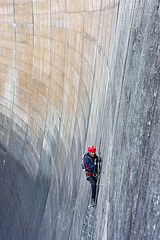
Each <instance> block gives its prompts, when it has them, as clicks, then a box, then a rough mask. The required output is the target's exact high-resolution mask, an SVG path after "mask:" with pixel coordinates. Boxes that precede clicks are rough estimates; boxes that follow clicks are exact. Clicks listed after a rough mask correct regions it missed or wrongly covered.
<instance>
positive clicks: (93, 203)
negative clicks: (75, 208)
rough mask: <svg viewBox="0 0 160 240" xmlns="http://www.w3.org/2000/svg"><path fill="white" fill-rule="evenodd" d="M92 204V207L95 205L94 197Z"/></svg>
mask: <svg viewBox="0 0 160 240" xmlns="http://www.w3.org/2000/svg"><path fill="white" fill-rule="evenodd" d="M91 204H92V207H95V199H94V198H92V202H91Z"/></svg>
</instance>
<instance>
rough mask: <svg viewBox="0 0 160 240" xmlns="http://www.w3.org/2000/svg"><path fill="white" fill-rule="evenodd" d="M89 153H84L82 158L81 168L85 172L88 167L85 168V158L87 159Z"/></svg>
mask: <svg viewBox="0 0 160 240" xmlns="http://www.w3.org/2000/svg"><path fill="white" fill-rule="evenodd" d="M86 155H87V153H84V154H83V155H82V158H81V167H82V169H83V170H84V171H85V169H86V167H85V157H86Z"/></svg>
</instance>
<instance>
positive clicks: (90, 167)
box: [85, 145, 98, 206]
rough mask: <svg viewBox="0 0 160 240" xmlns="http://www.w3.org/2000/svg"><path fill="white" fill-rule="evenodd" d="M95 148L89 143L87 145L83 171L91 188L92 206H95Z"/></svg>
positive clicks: (96, 158)
mask: <svg viewBox="0 0 160 240" xmlns="http://www.w3.org/2000/svg"><path fill="white" fill-rule="evenodd" d="M95 152H96V148H95V147H94V146H93V145H91V146H89V147H88V153H87V154H86V156H85V173H86V176H87V180H88V181H89V182H90V183H91V188H92V206H95V196H96V182H97V178H96V177H97V162H98V157H97V155H96V153H95Z"/></svg>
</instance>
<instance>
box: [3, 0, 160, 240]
mask: <svg viewBox="0 0 160 240" xmlns="http://www.w3.org/2000/svg"><path fill="white" fill-rule="evenodd" d="M31 2H32V1H31ZM33 2H34V1H33ZM33 2H32V4H33ZM38 2H40V1H37V6H38ZM44 2H45V1H44ZM46 2H47V4H51V5H49V6H51V7H52V11H53V10H54V7H55V9H56V11H57V14H59V16H61V13H62V11H61V7H62V4H61V3H62V2H63V1H62V2H57V5H56V6H55V4H54V3H53V1H50V2H49V1H46ZM69 2H70V1H66V6H68V7H67V8H66V9H67V10H66V11H68V12H67V14H68V15H67V16H69V14H72V13H74V11H75V13H76V8H77V9H81V10H82V15H81V16H83V18H82V19H83V22H84V25H83V28H82V30H83V39H82V54H81V60H80V61H78V64H77V65H76V56H77V55H76V54H78V53H75V55H74V57H75V58H74V60H73V58H72V60H73V62H74V63H75V65H73V68H74V69H76V71H77V75H79V79H80V81H79V83H78V84H77V83H76V84H75V85H74V86H77V85H78V90H77V89H75V87H74V93H75V95H74V94H71V91H69V89H70V88H69V84H68V82H69V79H70V78H71V77H72V76H73V75H72V72H71V70H70V71H69V69H70V68H69V64H70V51H71V50H73V49H71V48H69V44H68V43H69V42H66V43H67V44H66V46H67V47H66V49H68V52H67V51H66V53H65V71H60V69H59V70H58V71H57V72H58V73H59V74H62V72H63V74H64V76H65V78H64V84H61V87H60V86H59V85H60V83H59V85H58V83H57V82H56V80H54V84H53V86H52V82H50V88H52V87H53V89H54V88H55V90H53V89H51V90H50V89H49V91H51V95H54V96H55V95H56V89H61V90H62V91H63V97H62V101H61V96H60V92H58V96H57V101H55V102H54V104H53V102H52V100H51V98H50V97H49V96H50V95H49V94H48V95H47V94H46V92H45V91H42V90H41V94H40V92H39V97H37V98H36V99H37V100H35V99H34V97H32V98H26V102H27V99H29V100H28V102H29V104H30V106H31V105H32V104H33V105H32V106H33V108H30V110H29V111H28V110H26V113H25V114H22V115H21V114H20V113H19V114H18V113H17V114H16V110H15V109H16V106H18V105H17V102H16V97H15V96H16V95H14V97H13V98H12V97H10V95H9V93H8V95H4V96H2V95H1V108H0V109H1V114H0V239H1V240H75V239H94V240H102V239H107V240H118V239H119V240H129V239H130V240H135V239H136V240H138V239H141V240H142V239H143V240H158V239H160V221H159V219H160V193H159V189H160V71H159V70H160V69H159V66H160V64H159V56H160V47H159V41H160V31H159V26H160V2H159V0H153V1H148V0H141V1H137V0H126V1H124V0H122V1H118V0H117V1H97V2H96V1H93V2H92V11H90V10H87V8H90V7H91V6H90V7H89V2H88V5H87V1H86V4H85V3H84V6H81V5H75V6H74V3H73V6H74V7H75V10H74V11H73V9H72V5H71V4H70V5H67V4H69ZM13 3H14V4H15V5H14V8H13V10H14V13H15V15H14V16H15V18H14V26H15V24H19V23H18V21H20V19H21V18H18V17H17V16H18V15H16V13H17V11H18V10H17V8H18V7H22V6H27V4H28V3H27V2H26V1H19V2H18V1H13ZM96 3H97V8H96V6H95V5H96ZM34 4H35V3H34ZM77 4H78V3H77ZM8 5H9V3H8ZM11 5H12V3H11ZM0 6H1V8H2V9H4V8H5V6H4V4H2V3H0ZM76 6H77V7H76ZM83 7H84V8H83ZM94 8H95V9H98V10H97V11H94V10H95V9H94ZM43 9H44V12H45V6H43V8H41V9H40V8H38V7H37V8H36V7H35V8H33V9H32V10H33V11H31V14H32V17H33V16H34V17H35V19H34V20H37V19H41V18H40V15H38V14H39V12H38V11H43ZM19 11H20V10H19ZM25 11H26V10H25ZM51 13H53V12H51ZM23 14H24V12H23ZM36 14H37V16H38V17H37V18H36ZM90 14H91V15H92V14H93V15H94V14H95V15H94V17H93V16H92V17H93V18H92V20H94V21H93V22H92V24H91V23H90V20H89V17H90ZM4 15H5V11H4V12H3V11H2V16H4ZM65 16H66V15H65ZM67 16H66V18H67ZM75 17H76V14H75ZM51 18H54V14H53V15H52V14H51ZM51 20H53V19H51ZM16 21H17V22H16ZM76 21H77V18H75V22H76ZM51 22H52V24H53V25H54V21H51ZM62 22H63V20H62V19H61V18H60V20H57V22H56V24H59V25H61V24H62ZM2 23H3V21H2ZM88 23H90V24H91V26H90V25H89V24H88ZM5 24H9V23H8V22H7V23H4V25H5ZM87 24H88V25H87ZM59 25H58V26H59ZM7 26H10V25H7ZM78 26H79V25H78ZM93 26H94V27H95V28H94V27H93ZM96 26H97V27H96ZM105 26H106V28H105ZM18 27H20V25H17V28H16V30H15V35H14V39H13V41H18ZM30 27H31V29H32V26H30V25H27V28H30ZM34 27H35V28H34V31H31V32H33V33H34V34H36V31H37V30H36V21H35V22H34ZM87 27H88V28H87ZM92 27H93V31H92ZM77 28H78V27H77ZM96 29H98V30H96ZM69 30H70V25H69V24H68V38H67V37H66V39H65V41H69V39H70V32H69ZM74 31H75V29H74ZM77 31H78V30H77ZM87 31H88V32H87ZM1 32H3V30H2V27H1ZM43 33H44V32H43ZM42 35H43V34H42ZM15 36H16V37H15ZM53 36H55V35H53ZM53 38H54V37H53ZM55 38H56V37H55ZM63 40H64V39H63ZM63 40H62V42H63ZM59 41H60V40H59ZM65 41H64V42H65ZM8 42H9V41H8ZM2 45H3V44H2V43H1V49H2V50H3V46H2ZM35 45H36V42H35ZM35 45H34V47H35ZM18 48H19V45H18V43H17V42H16V44H15V45H14V46H13V51H14V50H16V55H15V54H13V57H14V64H15V65H14V64H13V69H14V70H15V71H17V75H18V71H19V69H20V63H18ZM20 49H21V47H20ZM51 50H53V49H52V48H51ZM59 51H60V50H59ZM14 53H15V51H14ZM59 54H60V53H59ZM2 55H3V53H2V54H1V56H2ZM35 55H36V49H35V52H34V56H35ZM55 55H56V53H55ZM2 57H3V56H2ZM48 57H49V56H48ZM35 62H36V58H35V61H34V64H36V63H35ZM46 62H47V60H46ZM46 64H47V63H46ZM50 66H51V69H52V68H54V65H52V63H51V65H50ZM57 66H58V64H57ZM60 67H61V64H60V66H59V68H60ZM10 68H11V66H10ZM79 68H80V69H79ZM57 69H58V67H57ZM43 70H44V69H43ZM3 71H5V68H4V67H3ZM3 71H2V70H1V73H2V72H3ZM27 71H28V68H27V67H26V73H27ZM76 71H75V72H76ZM12 74H13V75H14V74H15V73H14V72H11V74H9V73H8V75H7V76H8V78H9V76H10V75H11V76H12ZM54 74H55V75H56V73H55V72H54ZM54 74H53V75H54ZM1 75H2V74H1ZM14 76H15V75H14ZM25 76H26V77H27V76H28V75H27V74H26V75H25ZM58 76H59V75H58ZM17 79H18V78H17ZM7 81H8V83H7V86H11V85H12V81H11V82H9V79H7ZM19 81H20V80H19ZM34 81H35V82H36V81H37V80H36V78H34ZM34 81H33V82H32V85H30V83H27V84H28V85H26V86H25V87H26V89H27V90H26V93H27V91H29V89H32V90H33V95H36V94H37V92H38V90H37V89H38V87H37V88H36V86H37V85H34ZM40 81H41V77H40V78H39V82H38V83H37V84H40ZM13 82H14V83H13V85H14V86H15V88H16V86H17V85H16V84H17V82H18V80H17V82H15V80H13ZM46 84H47V83H46ZM22 85H23V84H22ZM38 86H39V89H40V85H38ZM88 86H89V87H88ZM56 87H57V88H56ZM1 88H2V89H4V86H3V81H1ZM8 88H9V87H8ZM36 91H37V92H36ZM11 93H13V91H11ZM69 93H70V95H69ZM45 94H46V95H45ZM67 94H68V95H67ZM7 96H8V97H7ZM11 96H12V94H11ZM26 96H28V95H26ZM46 96H47V97H46ZM68 96H70V97H68ZM76 96H78V97H77V98H76ZM30 99H31V100H30ZM39 99H41V102H36V101H39ZM46 99H47V107H44V108H42V109H39V107H40V106H41V107H43V106H45V102H46ZM34 101H35V103H34ZM22 103H23V104H22V105H24V104H25V101H24V102H22ZM36 103H37V105H36ZM40 103H41V104H40ZM34 104H35V105H34ZM75 106H76V107H75ZM26 109H28V108H27V107H26ZM33 109H34V110H35V111H33ZM46 109H47V111H46ZM68 109H69V110H68ZM36 110H37V112H38V110H39V112H38V114H37V115H36ZM27 111H28V113H27ZM40 112H41V114H40ZM20 116H22V117H20ZM37 116H40V118H38V117H37ZM27 118H30V121H29V122H27V120H26V119H27ZM37 119H38V120H37ZM100 143H101V144H100ZM89 144H95V145H96V147H97V149H98V150H100V151H101V153H102V172H101V179H100V185H99V195H98V201H97V206H96V207H95V208H90V207H89V203H90V197H91V192H90V185H89V183H88V182H87V181H86V179H85V176H84V172H83V171H82V170H81V165H80V158H81V155H82V153H83V152H84V151H86V150H87V146H88V145H89ZM99 148H100V149H99Z"/></svg>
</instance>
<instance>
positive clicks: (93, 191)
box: [87, 175, 97, 199]
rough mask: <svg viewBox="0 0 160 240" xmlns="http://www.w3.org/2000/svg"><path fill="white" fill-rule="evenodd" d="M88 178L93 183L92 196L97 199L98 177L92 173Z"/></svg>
mask: <svg viewBox="0 0 160 240" xmlns="http://www.w3.org/2000/svg"><path fill="white" fill-rule="evenodd" d="M87 180H88V181H89V182H90V183H91V188H92V198H94V199H95V196H96V182H97V179H96V178H94V177H93V176H92V175H89V176H88V177H87Z"/></svg>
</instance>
